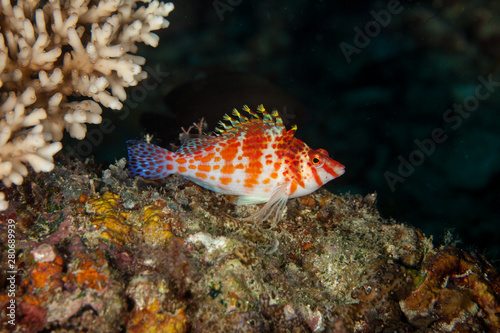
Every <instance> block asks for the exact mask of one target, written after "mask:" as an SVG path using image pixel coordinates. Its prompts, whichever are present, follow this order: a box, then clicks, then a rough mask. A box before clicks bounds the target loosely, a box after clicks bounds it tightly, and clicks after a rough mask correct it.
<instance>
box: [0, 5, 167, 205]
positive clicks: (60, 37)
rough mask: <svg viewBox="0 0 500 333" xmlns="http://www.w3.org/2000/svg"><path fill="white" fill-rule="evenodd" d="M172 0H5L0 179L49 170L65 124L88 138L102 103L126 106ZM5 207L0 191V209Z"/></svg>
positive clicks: (0, 48) (0, 50) (1, 13)
mask: <svg viewBox="0 0 500 333" xmlns="http://www.w3.org/2000/svg"><path fill="white" fill-rule="evenodd" d="M173 8H174V7H173V4H172V3H163V2H159V1H151V0H144V1H137V0H100V1H99V0H42V1H39V0H18V1H13V0H0V29H1V30H0V180H2V181H3V183H4V185H5V186H11V185H12V184H15V185H18V184H21V183H22V181H23V178H24V177H25V176H26V175H27V173H28V169H27V166H28V165H29V166H31V167H32V168H33V169H34V170H35V171H36V172H41V171H45V172H46V171H51V170H52V169H53V167H54V164H53V155H54V154H55V153H57V152H58V151H59V150H60V149H61V148H62V145H61V143H60V141H61V139H62V137H63V134H64V130H66V131H68V132H69V134H70V135H71V136H72V137H74V138H77V139H80V140H81V139H83V138H84V137H85V135H86V132H87V126H86V124H98V123H100V122H101V120H102V118H101V112H102V110H101V105H102V106H105V107H108V108H111V109H117V110H118V109H121V108H122V106H123V105H122V101H124V100H125V99H126V98H127V94H126V91H125V88H126V87H129V86H135V85H137V84H138V82H139V81H141V80H143V79H145V78H146V77H147V73H146V72H144V71H143V70H142V67H141V66H142V65H144V63H145V59H144V58H143V57H140V56H136V55H134V54H135V53H136V52H137V50H138V46H137V45H136V44H137V43H144V44H146V45H149V46H153V47H156V46H157V45H158V41H159V37H158V36H157V35H156V34H154V33H153V31H155V30H159V29H162V28H166V27H168V25H169V22H168V21H167V20H166V17H167V16H168V14H169V13H170V12H171V11H172V10H173ZM6 208H7V202H6V200H5V195H4V193H2V192H0V210H4V209H6Z"/></svg>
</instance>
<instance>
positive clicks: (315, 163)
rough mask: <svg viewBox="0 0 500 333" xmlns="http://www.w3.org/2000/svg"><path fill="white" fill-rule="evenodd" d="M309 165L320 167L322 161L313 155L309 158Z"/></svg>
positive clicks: (316, 155) (318, 156)
mask: <svg viewBox="0 0 500 333" xmlns="http://www.w3.org/2000/svg"><path fill="white" fill-rule="evenodd" d="M311 163H312V164H313V165H314V166H315V167H321V166H322V165H323V163H324V161H323V159H322V158H321V156H320V155H319V154H314V155H312V156H311Z"/></svg>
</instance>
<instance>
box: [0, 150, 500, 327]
mask: <svg viewBox="0 0 500 333" xmlns="http://www.w3.org/2000/svg"><path fill="white" fill-rule="evenodd" d="M125 164H126V163H125V160H121V161H118V162H117V163H116V164H115V165H111V166H110V167H109V169H107V170H105V171H104V172H102V173H101V171H97V170H96V169H95V168H94V166H93V165H92V164H90V163H87V164H83V163H82V162H76V161H65V162H58V163H56V167H55V169H54V171H53V172H51V173H50V174H49V173H43V174H37V173H30V174H28V176H27V179H26V180H27V181H26V182H25V185H24V186H20V187H16V188H12V189H11V191H9V192H8V193H7V196H8V199H9V200H11V203H12V204H11V205H10V207H9V208H8V209H7V210H6V211H4V212H3V213H2V215H1V219H0V220H1V221H2V223H1V224H0V229H2V230H1V232H0V234H1V235H4V236H2V238H4V239H2V241H3V242H4V244H6V243H7V236H6V235H7V234H8V233H7V228H8V225H7V223H4V222H3V221H7V220H9V221H11V220H13V221H15V229H16V247H15V248H16V251H15V262H16V269H17V272H18V274H17V275H16V279H17V280H16V284H17V286H18V289H17V290H16V292H15V296H14V298H13V299H15V302H16V306H17V307H16V323H17V325H16V327H15V330H16V331H17V332H38V331H49V330H50V331H56V332H65V331H70V330H75V331H89V332H97V331H98V332H118V331H125V330H127V331H129V332H152V331H154V332H389V331H391V332H396V331H397V332H424V331H425V332H437V331H439V332H455V331H460V332H486V331H490V332H498V331H499V330H500V318H499V313H500V293H499V292H500V276H499V274H498V272H496V271H495V270H494V268H492V266H491V265H489V264H488V262H487V261H486V260H485V259H484V258H482V257H481V256H478V255H475V254H471V253H467V252H465V251H463V250H460V249H458V248H455V247H452V246H446V247H445V246H442V247H436V248H434V247H433V245H432V242H431V240H430V239H429V238H427V237H425V236H424V235H423V234H422V233H421V232H420V231H419V230H417V229H415V228H412V227H411V226H408V225H404V224H401V223H397V222H396V221H393V220H386V219H384V218H382V217H380V216H379V214H378V212H377V210H376V208H375V199H376V196H375V195H374V194H371V195H367V196H365V197H362V196H359V195H348V194H346V195H341V196H338V195H334V194H332V193H330V192H328V191H326V190H324V189H321V190H319V191H317V192H315V193H314V194H311V195H309V196H306V197H304V198H300V199H295V200H290V201H289V202H288V204H287V209H286V211H285V213H284V216H283V218H282V219H281V221H280V222H279V223H278V224H277V226H276V227H274V228H273V227H272V226H271V225H270V224H269V223H268V222H262V223H256V222H251V221H243V219H242V218H243V217H246V216H248V215H250V214H251V213H252V212H254V211H255V210H256V209H258V207H257V206H234V205H232V204H231V203H230V201H231V198H230V197H228V196H224V195H221V194H217V193H214V192H211V191H208V190H205V189H203V188H201V187H199V186H197V185H195V184H193V183H191V182H189V181H187V180H185V179H183V178H182V177H179V176H171V177H169V178H167V179H163V180H161V181H145V180H143V179H141V178H134V179H132V178H129V177H128V176H127V172H126V169H125ZM1 251H2V252H1V257H2V260H1V261H0V262H1V263H2V265H4V266H5V267H2V269H1V272H2V274H5V273H4V272H6V271H9V270H11V268H8V267H6V265H7V262H8V261H7V258H8V255H9V252H8V250H7V248H6V247H2V250H1ZM1 281H6V277H4V276H2V279H1ZM11 296H12V295H11ZM11 296H9V294H8V292H7V288H3V289H2V292H0V306H1V311H2V314H1V316H0V329H1V330H8V329H11V328H12V327H11V326H9V323H8V322H7V319H8V317H7V316H6V314H7V312H6V311H7V309H6V305H7V303H8V302H10V299H11V298H12V297H11Z"/></svg>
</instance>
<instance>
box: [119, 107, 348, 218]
mask: <svg viewBox="0 0 500 333" xmlns="http://www.w3.org/2000/svg"><path fill="white" fill-rule="evenodd" d="M243 110H244V111H245V112H246V113H248V114H249V116H250V117H249V118H247V117H245V116H243V115H242V114H240V113H239V112H238V111H237V110H236V109H234V110H233V114H234V115H235V116H236V117H237V118H238V119H233V118H231V117H229V116H228V115H225V116H224V120H225V121H228V122H229V123H230V125H229V124H225V123H223V122H220V125H221V128H218V129H217V131H218V132H219V133H217V134H214V135H211V136H208V135H207V136H201V137H198V138H194V139H190V140H188V141H186V142H184V143H183V144H182V146H181V147H180V148H179V149H177V151H175V152H172V151H169V150H167V149H164V148H161V147H158V146H155V145H153V144H150V143H147V142H140V141H135V140H133V141H128V142H127V143H128V154H129V168H130V169H129V173H130V175H131V176H137V175H139V176H142V177H144V178H148V179H160V178H164V177H168V176H169V175H171V174H179V175H182V176H184V177H185V178H187V179H189V180H191V181H192V182H194V183H196V184H198V185H200V186H202V187H204V188H207V189H209V190H212V191H215V192H218V193H223V194H230V195H235V196H238V197H237V198H236V199H235V200H234V203H235V204H236V205H246V204H259V203H266V204H265V205H264V206H263V207H262V208H261V209H260V210H259V211H258V212H257V213H255V214H254V215H252V216H251V217H250V218H256V219H259V220H265V219H267V218H268V217H270V216H271V215H273V223H274V224H275V223H276V222H277V221H278V220H279V219H280V218H281V215H282V213H283V211H284V209H285V206H286V202H287V200H288V199H289V198H296V197H300V196H303V195H306V194H309V193H311V192H314V191H315V190H317V189H318V188H320V187H321V186H323V185H324V184H325V183H327V182H329V181H330V180H332V179H334V178H337V177H339V176H341V175H342V174H343V173H344V166H343V165H342V164H340V163H339V162H337V161H334V160H333V159H331V158H330V157H329V156H328V153H327V152H326V151H325V150H323V149H316V150H314V149H311V148H309V147H308V146H307V145H306V144H305V143H304V142H302V141H300V140H299V139H296V138H295V137H294V134H295V131H296V130H297V127H296V126H293V127H292V129H290V130H288V131H287V130H286V128H285V126H284V125H283V121H282V120H281V118H280V116H279V115H278V112H277V111H273V112H272V113H271V114H269V113H267V112H266V110H265V109H264V107H263V106H262V105H259V106H258V107H257V112H258V113H260V114H261V117H259V115H258V114H257V113H256V112H254V111H251V110H250V108H248V106H246V105H245V106H243Z"/></svg>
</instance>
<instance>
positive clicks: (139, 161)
mask: <svg viewBox="0 0 500 333" xmlns="http://www.w3.org/2000/svg"><path fill="white" fill-rule="evenodd" d="M127 150H128V165H129V172H128V173H129V176H130V177H135V176H141V177H143V178H147V179H161V178H165V177H168V176H169V175H170V174H172V173H174V171H173V169H174V168H173V166H172V165H171V163H170V162H171V161H173V155H174V153H173V152H171V151H169V150H167V149H165V148H161V147H158V146H156V145H153V144H151V143H147V142H143V141H137V140H129V141H127Z"/></svg>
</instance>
